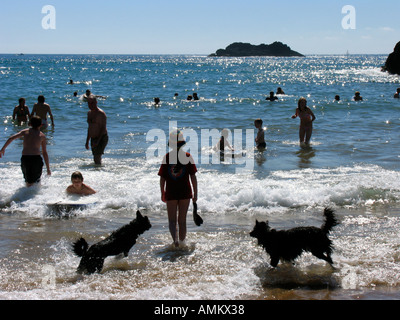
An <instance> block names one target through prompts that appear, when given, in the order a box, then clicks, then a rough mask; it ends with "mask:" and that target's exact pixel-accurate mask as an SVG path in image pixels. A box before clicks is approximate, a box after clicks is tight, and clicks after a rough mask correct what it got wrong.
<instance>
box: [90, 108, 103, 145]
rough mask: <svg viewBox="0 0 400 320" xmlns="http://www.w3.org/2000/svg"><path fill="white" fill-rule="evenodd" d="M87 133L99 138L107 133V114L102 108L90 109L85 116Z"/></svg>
mask: <svg viewBox="0 0 400 320" xmlns="http://www.w3.org/2000/svg"><path fill="white" fill-rule="evenodd" d="M87 122H88V124H89V128H88V133H89V136H90V137H91V138H94V139H96V138H100V137H102V136H103V135H105V134H106V133H107V116H106V114H105V112H104V111H103V110H101V109H100V108H98V109H97V110H90V111H89V112H88V116H87Z"/></svg>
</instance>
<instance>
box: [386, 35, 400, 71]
mask: <svg viewBox="0 0 400 320" xmlns="http://www.w3.org/2000/svg"><path fill="white" fill-rule="evenodd" d="M382 70H383V71H387V72H389V73H392V74H399V75H400V41H399V42H397V44H396V46H395V47H394V50H393V52H392V53H391V54H389V56H388V57H387V59H386V63H385V65H384V66H383V68H382Z"/></svg>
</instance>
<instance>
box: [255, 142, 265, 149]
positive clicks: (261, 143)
mask: <svg viewBox="0 0 400 320" xmlns="http://www.w3.org/2000/svg"><path fill="white" fill-rule="evenodd" d="M266 147H267V144H266V143H265V142H260V143H259V144H257V148H258V149H265V148H266Z"/></svg>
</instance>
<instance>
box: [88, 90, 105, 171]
mask: <svg viewBox="0 0 400 320" xmlns="http://www.w3.org/2000/svg"><path fill="white" fill-rule="evenodd" d="M87 102H88V107H89V109H90V111H89V112H88V115H87V123H88V132H87V138H86V144H85V147H86V149H87V150H89V141H90V145H91V147H92V154H93V159H94V163H95V164H97V165H101V157H102V155H103V154H104V149H105V148H106V146H107V143H108V132H107V116H106V113H105V112H104V111H103V110H101V109H100V108H99V107H98V106H97V99H96V97H95V96H93V95H91V96H89V97H88V99H87Z"/></svg>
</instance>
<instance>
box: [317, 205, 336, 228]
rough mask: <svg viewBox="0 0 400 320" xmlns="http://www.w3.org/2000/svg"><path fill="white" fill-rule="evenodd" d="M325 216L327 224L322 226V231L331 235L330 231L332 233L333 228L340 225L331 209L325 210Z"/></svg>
mask: <svg viewBox="0 0 400 320" xmlns="http://www.w3.org/2000/svg"><path fill="white" fill-rule="evenodd" d="M324 216H325V223H324V224H323V225H322V226H321V229H322V231H323V232H324V233H329V231H331V230H332V228H333V227H334V226H336V225H338V224H339V223H338V221H337V220H336V217H335V214H334V212H333V210H332V209H330V208H325V210H324Z"/></svg>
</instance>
